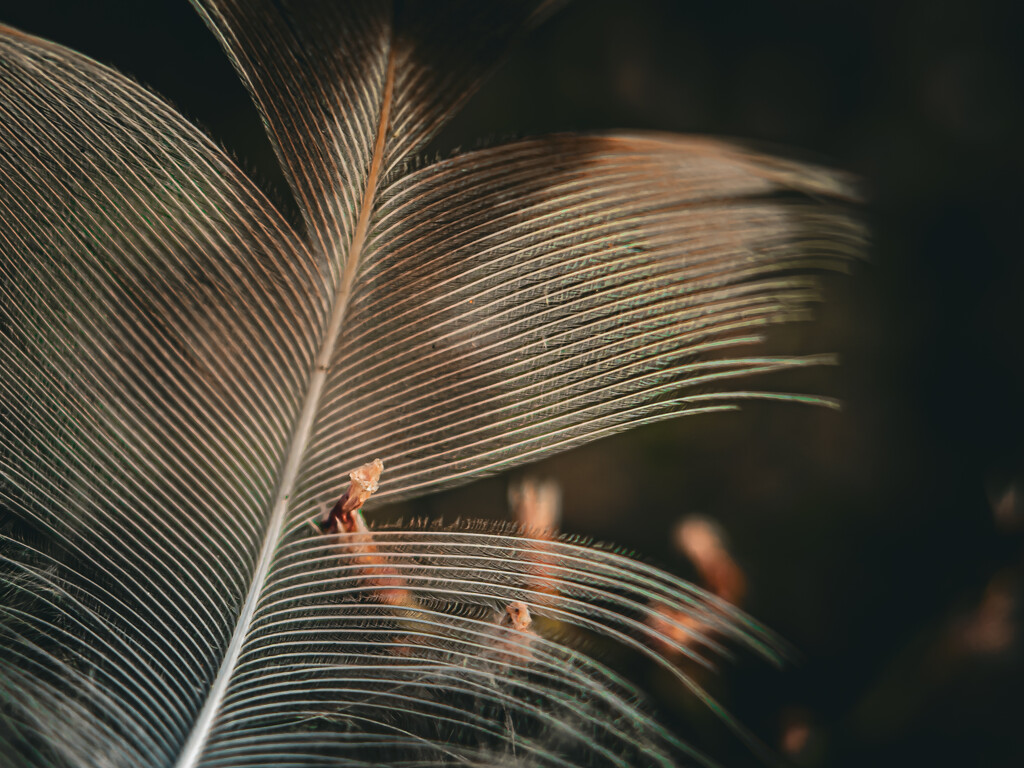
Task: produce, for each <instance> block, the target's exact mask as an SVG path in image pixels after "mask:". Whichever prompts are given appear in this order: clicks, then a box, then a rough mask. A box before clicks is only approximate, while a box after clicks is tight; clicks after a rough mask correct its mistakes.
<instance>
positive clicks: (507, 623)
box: [500, 600, 533, 632]
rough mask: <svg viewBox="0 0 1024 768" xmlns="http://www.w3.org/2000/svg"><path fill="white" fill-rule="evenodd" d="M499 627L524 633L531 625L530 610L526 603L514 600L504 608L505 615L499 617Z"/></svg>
mask: <svg viewBox="0 0 1024 768" xmlns="http://www.w3.org/2000/svg"><path fill="white" fill-rule="evenodd" d="M500 623H501V626H503V627H511V628H512V629H514V630H516V631H518V632H526V631H528V630H529V629H530V625H531V624H533V617H532V616H530V609H529V608H528V607H527V606H526V603H523V602H520V601H519V600H514V601H512V602H511V603H509V604H508V605H506V606H505V615H504V616H502V617H501V622H500Z"/></svg>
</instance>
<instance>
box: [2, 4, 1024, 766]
mask: <svg viewBox="0 0 1024 768" xmlns="http://www.w3.org/2000/svg"><path fill="white" fill-rule="evenodd" d="M0 21H2V22H4V23H7V24H10V25H12V26H15V27H19V28H21V29H23V30H25V31H27V32H31V33H34V34H37V35H41V36H44V37H48V38H51V39H53V40H56V41H58V42H60V43H63V44H65V45H68V46H70V47H72V48H75V49H78V50H80V51H83V52H85V53H86V54H88V55H90V56H92V57H94V58H96V59H98V60H100V61H102V62H105V63H108V64H112V65H113V66H115V67H117V68H119V69H121V70H122V71H125V72H127V73H129V74H131V75H132V76H133V77H135V78H136V79H137V80H139V81H141V82H143V83H144V84H146V85H148V86H150V87H151V88H153V89H154V90H156V91H158V92H160V93H162V94H163V95H164V96H166V97H168V98H169V99H170V100H171V101H173V102H174V103H175V104H176V105H178V107H179V108H181V109H182V110H183V112H184V113H185V114H186V115H188V116H189V117H190V118H191V119H193V120H194V121H196V122H198V123H199V124H201V125H202V126H203V127H204V128H205V129H206V130H207V131H208V132H209V133H210V134H212V135H213V136H214V138H215V139H217V140H218V141H219V142H220V143H221V144H223V145H224V146H226V147H227V148H228V149H229V150H230V151H231V153H232V154H233V155H234V156H235V157H236V158H238V159H239V161H240V162H241V163H242V164H243V166H244V167H245V168H246V169H248V170H249V171H250V172H251V173H252V175H253V177H254V178H255V179H256V180H257V182H258V183H259V184H260V185H261V186H262V187H263V188H264V189H265V190H267V191H268V193H269V194H270V195H271V197H272V198H273V199H274V200H275V201H277V202H279V203H280V204H281V205H282V206H284V207H286V208H288V209H289V210H290V211H291V214H292V216H293V218H294V215H295V212H294V204H293V203H292V202H291V200H290V198H289V195H288V193H287V191H286V187H285V184H284V182H283V179H282V177H281V175H280V173H279V172H278V171H277V170H276V166H275V163H274V159H273V156H272V153H271V150H270V147H269V145H268V144H267V142H266V140H265V139H264V138H263V135H262V133H261V127H260V123H259V119H258V116H257V115H256V113H255V111H254V109H253V108H252V106H251V105H250V104H249V102H248V99H247V96H246V94H245V92H244V90H243V89H242V86H241V85H240V84H239V82H238V81H237V79H236V78H235V76H234V74H233V72H232V70H231V68H230V66H229V65H228V63H227V61H226V59H225V58H224V57H223V56H222V54H221V52H220V50H219V48H218V46H217V44H216V42H215V41H214V39H213V37H212V36H211V35H210V34H209V33H208V32H207V31H206V29H205V28H204V27H203V25H202V24H201V22H200V21H199V19H198V17H197V16H196V15H195V14H194V13H193V12H192V10H191V9H190V8H189V6H188V4H187V3H186V2H185V0H159V1H158V0H146V2H145V3H139V2H128V1H127V0H120V1H117V2H115V1H114V0H90V2H88V3H82V2H77V1H76V0H65V1H64V2H56V1H55V0H33V2H20V3H19V2H13V1H12V0H0ZM1022 32H1024V4H1021V3H1015V2H995V1H994V0H987V1H986V0H974V2H967V1H966V0H959V1H957V2H943V1H942V0H901V1H897V2H882V1H880V0H871V1H867V0H858V1H850V2H842V1H840V0H831V1H830V0H817V1H816V2H815V1H812V0H802V1H799V0H778V1H777V2H764V0H733V2H729V3H723V2H720V0H676V1H675V2H673V1H671V0H633V2H630V3H628V4H626V3H621V2H614V1H613V0H586V1H585V2H583V1H580V2H576V3H575V4H571V5H570V6H569V7H567V8H566V9H565V10H563V11H561V12H560V13H558V14H557V15H556V16H555V17H554V18H553V19H552V20H551V21H550V22H549V23H548V24H547V25H546V26H544V27H542V28H541V29H540V30H538V31H537V32H536V33H535V34H533V35H532V36H531V37H530V38H529V40H528V41H527V44H526V45H525V46H523V47H522V48H520V49H519V50H517V51H516V52H515V53H514V54H513V55H512V56H511V57H510V59H509V60H508V61H507V62H506V63H505V64H504V65H503V67H502V68H501V70H500V71H499V72H498V73H496V75H495V76H494V77H493V78H492V79H491V80H490V81H489V82H488V83H487V84H486V85H485V87H484V88H483V90H482V91H481V92H480V93H479V94H477V95H476V96H475V97H474V99H473V100H472V101H471V103H470V104H469V105H468V107H467V108H466V109H465V110H464V112H463V113H461V114H460V115H459V116H458V117H457V118H456V119H455V120H454V122H453V123H452V124H451V125H450V126H449V127H448V128H447V129H446V130H445V132H444V133H443V134H442V136H440V137H439V138H438V140H437V142H436V144H437V146H436V148H435V149H436V150H438V151H441V152H447V151H450V150H451V149H454V148H456V147H463V148H469V147H473V146H475V145H476V144H478V143H480V142H488V143H493V142H495V141H497V140H502V139H505V138H512V137H517V136H523V135H529V134H535V133H542V132H549V131H560V130H584V131H586V130H606V129H610V128H628V129H645V130H656V131H676V132H695V133H707V134H716V135H723V136H734V137H739V138H744V139H753V140H756V141H758V142H767V143H768V144H769V145H774V146H777V147H780V148H789V149H791V150H795V151H797V152H798V154H799V155H800V156H803V157H809V158H812V159H816V160H818V161H821V162H825V163H827V164H831V165H834V166H836V167H839V168H843V169H846V170H849V171H852V172H854V173H856V174H858V175H860V176H861V177H862V178H863V179H864V184H865V189H866V192H867V195H868V198H869V203H868V205H867V207H866V214H865V215H866V217H867V219H868V221H869V222H870V226H871V228H872V233H873V234H872V238H873V244H872V252H871V254H870V258H869V260H868V261H867V262H865V263H862V264H858V265H855V267H854V269H853V273H852V274H851V275H850V276H839V277H830V278H828V279H827V280H825V281H824V289H825V302H824V303H823V304H822V306H821V307H820V312H819V317H818V320H817V321H816V322H815V323H812V324H806V325H803V326H796V327H792V328H786V329H783V330H782V331H781V332H779V333H777V334H775V336H774V337H773V339H772V344H773V346H774V347H775V348H776V349H777V350H779V351H785V352H789V353H800V352H821V351H835V352H837V353H838V354H839V355H840V359H841V364H840V366H839V367H836V368H829V369H822V370H819V371H816V372H813V373H812V374H807V373H804V374H803V375H802V377H801V378H800V379H782V378H776V379H773V380H771V381H767V380H765V381H762V382H759V385H760V386H764V387H767V388H772V389H777V390H787V389H795V390H801V391H813V392H820V393H824V394H829V395H832V396H835V397H838V398H840V399H841V400H842V401H843V403H844V407H843V410H842V411H839V412H834V411H829V410H825V409H819V408H809V407H805V406H804V407H802V406H797V405H786V404H780V403H768V404H751V405H749V406H746V407H745V408H744V409H743V410H742V411H740V412H738V413H732V414H715V415H711V416H695V417H690V418H686V419H681V420H676V421H673V422H668V423H664V424H661V425H657V426H653V427H648V428H645V429H642V430H638V431H635V432H630V433H627V434H624V435H621V436H619V437H616V438H612V439H608V440H604V441H602V442H598V443H594V444H592V445H590V446H587V447H584V448H582V449H579V450H576V451H574V452H571V453H568V454H565V455H562V456H558V457H555V458H552V459H549V460H546V461H544V462H541V463H539V464H537V465H534V466H531V467H528V468H525V469H524V470H519V471H517V472H514V473H511V475H509V476H499V477H496V478H491V479H487V480H484V481H481V482H477V483H475V484H473V485H471V486H467V487H465V488H462V489H457V490H454V491H451V492H448V493H444V494H439V495H435V496H431V497H428V498H427V499H423V500H421V501H419V502H416V503H415V504H405V505H401V506H400V507H398V508H392V509H389V510H381V511H380V512H379V515H380V517H381V518H391V517H396V516H405V517H409V516H417V515H430V516H444V517H445V518H446V519H453V518H455V517H460V516H461V517H495V518H503V519H507V518H508V515H509V512H508V504H507V500H506V489H507V487H508V485H509V483H510V482H514V481H516V480H518V479H519V478H521V477H522V476H524V475H526V474H529V475H531V476H535V477H540V478H550V479H553V480H555V481H557V483H558V484H559V486H560V488H561V493H562V503H563V529H564V530H566V531H568V532H572V533H581V534H586V535H588V536H591V537H593V538H595V539H598V540H602V541H609V542H616V543H618V544H622V545H624V546H625V547H627V548H629V549H631V550H634V551H635V552H637V553H639V554H641V555H642V556H643V557H645V558H647V559H649V560H650V561H651V562H653V563H656V564H659V565H662V566H665V567H667V568H669V569H671V570H673V571H675V572H677V573H679V574H681V575H683V576H686V577H687V578H693V579H695V580H697V581H698V582H703V583H705V586H713V585H710V584H708V583H707V581H708V580H707V573H706V572H703V571H702V570H701V568H700V566H699V563H696V562H695V560H694V559H693V558H692V557H688V556H687V555H686V554H684V552H683V551H682V550H681V548H680V546H679V542H678V536H677V535H676V533H677V531H678V525H679V523H680V521H682V520H684V519H687V518H690V517H691V516H693V515H702V516H703V517H704V518H705V519H707V520H710V521H713V522H714V524H715V525H716V526H717V528H718V531H719V541H720V544H721V546H722V549H723V551H724V552H727V553H728V558H729V561H730V562H732V563H733V564H734V565H735V567H736V568H737V569H738V570H739V572H741V574H742V576H743V579H744V581H745V584H746V590H745V596H744V599H743V607H744V609H745V610H747V611H748V612H749V613H750V614H752V615H753V616H754V617H756V618H757V619H758V620H759V621H761V622H763V623H764V624H765V625H767V626H768V627H770V628H772V629H773V630H775V631H776V632H778V633H779V635H781V636H782V637H783V638H785V639H786V640H787V641H788V642H789V643H790V644H791V646H792V648H793V653H792V658H791V660H790V661H789V662H788V663H787V664H786V666H785V668H784V669H782V670H781V671H780V670H775V669H772V668H768V667H767V666H766V665H764V664H762V663H755V662H753V661H748V660H745V659H743V658H740V659H738V660H737V662H736V664H734V665H730V666H728V667H726V668H724V669H722V670H721V675H720V676H718V677H717V678H708V679H707V680H706V683H707V684H708V685H709V686H710V688H711V689H712V690H713V691H714V692H715V693H716V695H719V696H721V698H722V699H723V700H724V701H725V702H726V704H727V706H728V707H729V708H730V709H731V711H733V712H734V713H735V714H736V716H737V717H738V718H739V720H740V721H741V722H743V723H744V724H745V725H746V726H747V727H749V728H750V729H751V730H752V731H753V732H754V733H756V734H757V735H758V737H759V738H760V739H761V740H763V741H764V742H765V743H766V744H767V745H769V746H770V747H771V748H772V750H774V752H775V754H776V755H777V758H774V759H777V760H778V761H779V762H780V763H782V764H792V765H806V766H818V765H838V766H846V765H850V766H853V765H862V764H864V763H865V762H867V763H869V764H871V765H876V766H879V765H881V766H889V765H892V766H897V765H899V766H903V765H907V764H911V765H917V764H931V765H953V764H959V765H971V766H1019V765H1024V729H1022V724H1024V698H1022V697H1024V685H1022V684H1024V603H1022V599H1024V397H1022V395H1024V258H1022V256H1024V184H1022V182H1024V142H1022V141H1021V138H1022V137H1024V34H1022ZM385 480H386V476H385ZM633 674H635V675H637V676H638V677H639V678H640V679H641V680H642V681H643V682H644V683H645V684H646V685H647V686H648V687H650V688H652V689H653V690H654V691H655V695H656V698H657V699H658V701H657V706H658V707H659V708H660V709H661V710H662V711H663V712H664V713H665V715H666V717H668V718H670V719H672V720H674V721H677V723H678V725H679V727H680V728H681V729H683V730H684V732H685V733H686V734H687V736H688V737H690V738H693V739H694V740H695V741H696V742H697V743H698V744H700V745H701V746H702V747H704V748H706V749H707V750H709V751H710V752H711V753H712V754H714V755H715V757H717V758H718V759H720V760H721V761H722V762H723V763H724V764H726V765H744V764H751V765H758V764H761V765H763V764H764V763H759V762H758V760H757V759H756V758H754V757H753V756H752V755H751V754H750V752H748V751H746V749H745V748H744V747H743V746H742V745H741V744H739V742H738V741H737V740H736V739H735V737H734V736H732V735H731V734H730V733H729V732H728V731H727V730H725V729H723V728H721V727H720V725H718V724H717V723H716V721H715V718H714V717H713V716H710V715H708V714H707V713H706V712H704V711H702V710H700V709H699V708H697V707H694V706H693V705H692V702H689V701H687V700H686V699H685V697H683V696H682V695H681V694H680V693H679V692H678V691H674V690H671V689H670V687H669V686H666V685H662V682H663V681H661V680H660V679H657V678H653V677H652V678H651V679H646V680H645V679H644V676H645V675H647V676H653V675H654V672H653V671H651V670H644V669H634V670H633Z"/></svg>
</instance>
